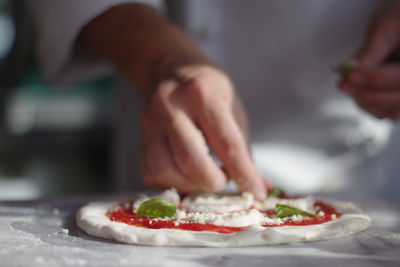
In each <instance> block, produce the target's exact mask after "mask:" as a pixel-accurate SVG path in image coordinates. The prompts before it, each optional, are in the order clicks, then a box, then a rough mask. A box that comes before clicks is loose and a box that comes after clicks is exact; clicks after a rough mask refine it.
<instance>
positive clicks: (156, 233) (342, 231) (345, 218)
mask: <svg viewBox="0 0 400 267" xmlns="http://www.w3.org/2000/svg"><path fill="white" fill-rule="evenodd" d="M327 203H329V204H331V205H333V206H334V207H335V208H336V210H337V211H338V212H339V213H341V214H342V216H341V217H340V218H339V219H337V220H334V221H329V222H327V223H323V224H316V225H306V226H278V227H263V226H261V225H251V226H249V227H248V228H247V229H245V230H243V231H241V232H238V233H233V234H219V233H214V232H198V231H187V230H177V229H148V228H141V227H135V226H132V225H128V224H124V223H120V222H114V221H111V220H110V219H109V218H108V217H107V216H106V213H107V211H108V210H109V209H110V208H112V207H114V206H116V205H117V203H116V202H92V203H89V204H87V205H86V206H84V207H82V208H81V209H80V210H79V211H78V212H77V214H76V220H77V224H78V226H79V228H81V229H82V230H83V231H85V232H86V233H88V234H90V235H93V236H97V237H102V238H107V239H113V240H117V241H120V242H123V243H129V244H138V245H150V246H201V247H239V246H257V245H275V244H285V243H297V242H309V241H319V240H327V239H336V238H341V237H345V236H348V235H351V234H354V233H357V232H360V231H363V230H365V229H367V228H368V227H369V226H370V224H371V220H370V218H369V217H368V216H367V215H365V214H363V213H362V212H361V211H360V210H359V209H358V208H357V207H356V206H355V205H353V204H352V203H348V202H336V201H335V202H333V201H327Z"/></svg>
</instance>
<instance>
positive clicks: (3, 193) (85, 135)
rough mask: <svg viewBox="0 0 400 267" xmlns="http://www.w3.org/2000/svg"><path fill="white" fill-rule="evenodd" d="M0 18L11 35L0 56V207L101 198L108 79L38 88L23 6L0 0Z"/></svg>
mask: <svg viewBox="0 0 400 267" xmlns="http://www.w3.org/2000/svg"><path fill="white" fill-rule="evenodd" d="M0 16H3V17H4V18H8V20H9V22H10V23H9V25H11V26H12V27H13V29H14V32H15V34H14V38H13V40H10V39H9V40H8V41H9V42H10V41H11V43H12V46H11V48H10V49H9V51H8V53H5V54H4V56H1V55H0V200H2V199H31V198H37V197H49V196H55V195H60V194H71V193H87V192H103V191H106V190H107V188H108V185H109V178H110V173H111V170H110V168H111V167H110V166H111V164H110V162H111V160H110V154H111V153H110V151H111V149H110V146H111V128H112V117H113V113H114V112H113V107H114V106H113V99H114V93H113V87H114V86H115V82H114V78H113V77H107V78H104V79H102V80H99V81H95V82H93V83H85V84H80V85H78V86H68V87H62V88H61V87H59V86H47V85H44V83H43V81H42V74H41V71H40V68H39V67H38V64H37V63H36V60H35V58H34V53H33V44H34V29H33V26H32V25H33V23H32V22H31V21H30V17H29V14H28V12H27V9H26V8H25V6H24V1H4V0H0ZM0 26H1V25H0ZM10 37H13V36H12V34H11V35H10ZM3 39H4V38H3ZM1 40H2V39H1V38H0V42H1ZM0 47H1V46H0Z"/></svg>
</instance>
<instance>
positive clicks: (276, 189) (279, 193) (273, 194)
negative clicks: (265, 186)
mask: <svg viewBox="0 0 400 267" xmlns="http://www.w3.org/2000/svg"><path fill="white" fill-rule="evenodd" d="M284 194H285V192H283V189H282V188H280V187H274V188H273V189H272V190H271V191H270V192H268V197H280V196H283V195H284Z"/></svg>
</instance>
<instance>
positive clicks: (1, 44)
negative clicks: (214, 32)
mask: <svg viewBox="0 0 400 267" xmlns="http://www.w3.org/2000/svg"><path fill="white" fill-rule="evenodd" d="M175 1H180V0H175ZM23 2H24V1H12V0H0V201H1V200H27V199H35V198H47V197H54V196H60V195H68V194H79V193H100V192H106V191H110V189H112V188H113V184H112V181H111V180H112V177H113V173H114V172H115V170H113V166H114V164H113V152H114V151H113V149H112V147H113V144H112V142H113V140H115V138H114V132H113V129H114V121H115V117H116V115H117V111H116V110H117V105H116V103H117V101H116V97H117V96H116V90H115V87H116V86H117V85H118V82H117V79H116V77H112V76H110V77H103V78H102V79H100V80H95V81H92V82H91V83H82V84H79V85H76V86H54V85H48V84H45V82H44V81H43V78H42V73H41V69H40V66H39V64H38V62H37V59H36V58H35V56H34V48H35V47H34V41H33V40H34V37H35V36H34V31H33V29H32V28H31V27H32V25H31V23H30V21H29V18H28V15H27V13H26V12H27V11H26V9H25V8H24V6H23ZM167 4H168V1H167ZM200 11H201V10H200ZM203 12H205V11H203ZM168 14H169V15H170V17H171V18H172V19H173V20H175V21H176V22H181V20H183V18H182V17H180V16H179V14H182V13H181V10H173V9H170V10H168ZM192 15H194V14H192ZM193 37H194V39H195V40H197V41H198V42H199V43H200V45H201V44H202V42H203V44H204V43H205V44H207V38H208V37H207V34H205V33H204V32H203V31H201V30H199V31H198V33H195V34H194V36H193ZM216 56H218V55H216ZM327 71H329V70H327ZM339 115H340V114H339ZM295 131H296V129H293V132H295ZM388 139H389V141H388V144H387V145H386V146H385V147H384V148H383V149H382V151H381V152H380V153H378V154H376V155H373V156H368V157H367V156H366V157H365V159H364V158H362V162H363V163H362V164H361V165H357V167H356V168H354V169H352V171H351V172H349V173H348V175H344V174H343V173H340V172H341V171H342V169H341V168H339V167H338V166H341V167H343V166H347V165H348V164H344V163H343V161H348V158H347V157H346V158H343V159H340V162H339V161H338V162H337V164H336V163H335V162H334V163H335V164H331V161H328V159H327V158H326V157H323V155H320V154H315V153H308V154H307V153H306V152H309V151H307V150H304V149H302V148H296V147H295V148H293V147H292V148H290V149H289V148H288V149H286V150H285V147H283V146H282V145H281V144H278V145H279V147H278V148H277V146H276V144H272V145H271V144H269V146H263V145H262V144H261V145H260V144H255V146H254V147H253V152H254V155H255V158H256V164H257V163H258V162H257V159H261V161H260V162H259V164H258V167H259V168H260V169H261V171H264V173H267V176H268V177H270V178H274V174H275V173H274V171H276V176H277V177H279V175H283V177H284V179H282V178H279V179H276V184H277V185H279V186H282V187H285V188H287V189H289V190H290V189H291V188H290V186H293V187H294V186H296V187H297V189H295V188H293V191H292V192H295V193H302V194H303V193H313V192H317V191H318V192H319V191H321V188H323V189H324V190H325V192H333V191H339V190H342V191H345V190H346V189H347V190H348V191H351V192H350V193H353V192H364V193H368V194H374V195H378V196H380V197H382V198H384V199H387V200H389V201H395V202H398V203H400V194H399V190H400V178H399V177H398V176H399V175H398V174H399V173H400V165H399V164H398V159H399V156H400V153H399V145H400V127H399V125H398V124H396V125H395V126H394V130H393V132H392V134H391V136H390V137H388ZM275 148H276V149H275ZM282 149H283V150H282ZM353 150H355V152H357V153H356V154H365V155H367V154H368V153H364V152H365V151H361V152H362V153H361V152H360V151H358V150H360V149H359V147H358V146H357V147H355V148H354V149H353ZM282 151H283V152H285V153H282V154H280V153H279V152H282ZM359 152H360V153H359ZM324 163H326V164H324ZM345 163H347V162H345ZM350 163H351V162H350ZM268 164H269V165H268ZM287 166H291V167H293V166H294V167H295V168H288V167H287ZM114 167H115V166H114ZM351 167H353V166H351ZM263 168H265V170H263ZM310 170H311V171H310ZM343 172H347V169H346V170H343ZM301 173H302V174H304V177H306V178H307V179H308V180H310V182H309V183H307V185H308V187H307V188H303V189H302V188H301V186H300V184H296V183H295V182H296V181H300V180H301V182H304V179H298V177H299V175H300V174H301ZM325 176H326V179H331V180H335V181H339V182H340V184H335V185H332V186H331V187H329V186H328V187H327V186H326V185H325V184H322V182H326V181H322V182H321V184H320V185H319V184H315V183H314V184H315V186H314V187H310V185H311V184H312V181H314V182H315V181H318V180H319V181H321V179H320V177H325ZM338 177H342V179H338ZM285 179H286V180H285ZM311 180H312V181H311ZM274 182H275V181H274ZM303 184H304V183H303ZM295 190H297V191H295Z"/></svg>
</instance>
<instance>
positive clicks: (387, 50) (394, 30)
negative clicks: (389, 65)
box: [354, 11, 400, 67]
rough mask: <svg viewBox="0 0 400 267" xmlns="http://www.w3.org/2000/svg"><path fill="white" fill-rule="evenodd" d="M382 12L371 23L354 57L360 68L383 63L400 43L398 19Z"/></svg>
mask: <svg viewBox="0 0 400 267" xmlns="http://www.w3.org/2000/svg"><path fill="white" fill-rule="evenodd" d="M390 13H391V12H390V11H386V12H385V11H384V12H382V13H381V14H380V16H378V17H377V19H376V20H375V21H374V22H373V23H372V25H371V27H370V29H369V31H368V33H367V36H366V39H365V41H364V43H363V45H362V47H361V49H360V50H359V51H358V52H357V53H356V56H355V57H354V59H355V61H356V62H357V63H358V64H359V65H360V66H362V67H371V66H377V65H379V64H381V63H383V62H385V61H386V60H387V59H388V58H389V57H390V55H391V54H392V53H393V52H394V50H395V49H396V46H397V45H398V43H399V41H400V19H399V18H398V17H395V16H392V15H391V14H390Z"/></svg>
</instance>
